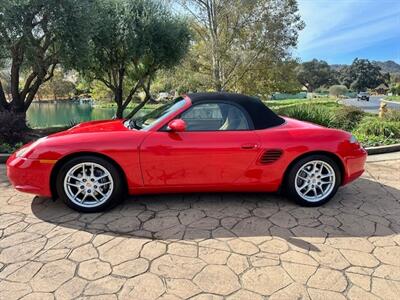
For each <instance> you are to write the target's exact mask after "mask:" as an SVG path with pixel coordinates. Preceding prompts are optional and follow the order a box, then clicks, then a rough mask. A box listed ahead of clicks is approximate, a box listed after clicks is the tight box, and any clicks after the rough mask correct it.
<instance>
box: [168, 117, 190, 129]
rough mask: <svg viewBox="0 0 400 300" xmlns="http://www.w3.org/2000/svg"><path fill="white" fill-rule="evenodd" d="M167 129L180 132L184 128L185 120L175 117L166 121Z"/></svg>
mask: <svg viewBox="0 0 400 300" xmlns="http://www.w3.org/2000/svg"><path fill="white" fill-rule="evenodd" d="M168 130H169V131H172V132H182V131H185V130H186V122H185V121H183V120H182V119H175V120H172V121H171V122H169V123H168Z"/></svg>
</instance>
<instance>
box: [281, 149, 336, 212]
mask: <svg viewBox="0 0 400 300" xmlns="http://www.w3.org/2000/svg"><path fill="white" fill-rule="evenodd" d="M340 182H341V174H340V170H339V167H338V165H337V163H336V162H335V161H334V160H333V159H331V158H329V157H327V156H324V155H310V156H307V157H305V158H302V159H300V160H299V161H298V162H296V163H295V164H294V165H293V166H292V168H291V169H290V170H289V173H288V176H287V178H286V189H285V190H286V192H287V194H288V196H289V197H290V198H291V199H294V200H295V201H296V202H297V203H299V204H300V205H303V206H320V205H322V204H324V203H326V202H328V201H329V199H331V198H332V197H333V196H334V195H335V194H336V192H337V190H338V188H339V186H340Z"/></svg>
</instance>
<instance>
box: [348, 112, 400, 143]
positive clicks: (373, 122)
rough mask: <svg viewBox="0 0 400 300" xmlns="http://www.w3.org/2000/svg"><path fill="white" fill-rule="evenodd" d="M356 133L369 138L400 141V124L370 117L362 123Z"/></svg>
mask: <svg viewBox="0 0 400 300" xmlns="http://www.w3.org/2000/svg"><path fill="white" fill-rule="evenodd" d="M355 133H357V134H360V135H367V136H381V137H385V138H393V139H400V122H398V121H388V120H383V119H378V118H374V117H368V118H364V119H363V120H362V122H360V124H359V125H358V126H357V128H356V130H355Z"/></svg>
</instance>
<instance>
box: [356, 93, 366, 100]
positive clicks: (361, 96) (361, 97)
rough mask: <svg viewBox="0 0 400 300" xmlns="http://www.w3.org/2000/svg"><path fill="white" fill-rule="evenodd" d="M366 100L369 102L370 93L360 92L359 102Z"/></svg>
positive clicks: (358, 95)
mask: <svg viewBox="0 0 400 300" xmlns="http://www.w3.org/2000/svg"><path fill="white" fill-rule="evenodd" d="M360 100H366V101H369V94H368V92H360V93H358V94H357V101H360Z"/></svg>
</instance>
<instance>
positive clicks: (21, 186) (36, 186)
mask: <svg viewBox="0 0 400 300" xmlns="http://www.w3.org/2000/svg"><path fill="white" fill-rule="evenodd" d="M53 165H54V161H47V160H38V159H28V158H23V157H16V156H15V154H13V155H12V156H11V157H10V158H9V159H8V160H7V176H8V179H9V180H10V182H11V184H12V185H13V186H14V187H15V189H17V190H18V191H21V192H25V193H31V194H35V195H39V196H46V197H51V191H50V174H51V170H52V168H53Z"/></svg>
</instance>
